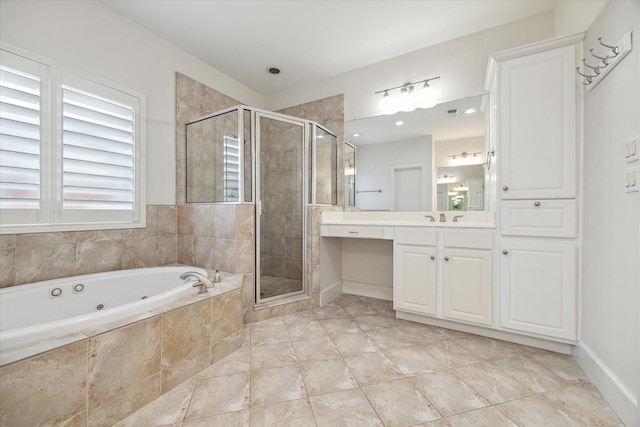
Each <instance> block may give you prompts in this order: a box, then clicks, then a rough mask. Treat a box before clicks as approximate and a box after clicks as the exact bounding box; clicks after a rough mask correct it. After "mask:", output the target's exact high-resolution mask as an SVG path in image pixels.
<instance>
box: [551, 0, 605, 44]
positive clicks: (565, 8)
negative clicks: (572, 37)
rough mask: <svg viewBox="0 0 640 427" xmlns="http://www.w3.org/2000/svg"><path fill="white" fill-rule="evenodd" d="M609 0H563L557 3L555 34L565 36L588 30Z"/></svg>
mask: <svg viewBox="0 0 640 427" xmlns="http://www.w3.org/2000/svg"><path fill="white" fill-rule="evenodd" d="M606 4H607V0H589V1H585V0H562V1H559V2H557V3H556V8H555V11H554V15H555V34H556V36H564V35H567V34H575V33H581V32H583V31H586V30H587V28H589V25H591V23H592V22H593V20H594V19H595V18H596V16H598V14H599V13H600V11H601V10H602V8H603V7H604V6H605V5H606Z"/></svg>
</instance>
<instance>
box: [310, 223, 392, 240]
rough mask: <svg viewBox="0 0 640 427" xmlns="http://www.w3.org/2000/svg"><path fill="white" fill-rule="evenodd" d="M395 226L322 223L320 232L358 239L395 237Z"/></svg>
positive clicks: (325, 234) (330, 235)
mask: <svg viewBox="0 0 640 427" xmlns="http://www.w3.org/2000/svg"><path fill="white" fill-rule="evenodd" d="M392 230H393V228H392V227H390V226H387V227H385V226H373V225H372V226H369V225H322V226H321V227H320V232H321V235H322V236H325V237H352V238H356V239H387V240H391V239H392V238H393V231H392Z"/></svg>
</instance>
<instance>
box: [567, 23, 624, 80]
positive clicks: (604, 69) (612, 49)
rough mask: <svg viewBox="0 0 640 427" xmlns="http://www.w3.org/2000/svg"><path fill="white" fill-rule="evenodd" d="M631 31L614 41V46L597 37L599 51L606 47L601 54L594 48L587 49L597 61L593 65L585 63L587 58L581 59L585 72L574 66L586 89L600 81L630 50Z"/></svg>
mask: <svg viewBox="0 0 640 427" xmlns="http://www.w3.org/2000/svg"><path fill="white" fill-rule="evenodd" d="M631 35H632V33H631V31H629V32H627V33H625V34H624V35H623V36H622V38H621V39H620V40H619V41H618V43H616V45H615V46H611V45H609V44H607V43H604V42H603V41H602V37H598V43H600V46H599V47H598V48H599V49H600V50H601V51H602V50H603V49H602V48H604V49H607V51H606V52H605V53H604V54H602V53H600V54H596V53H594V48H591V49H589V53H590V54H591V56H592V57H593V58H595V59H597V60H598V63H597V64H596V65H595V66H592V65H589V64H587V62H586V61H587V59H586V58H583V59H582V64H583V66H584V70H585V72H582V71H581V70H580V67H577V68H576V72H577V73H578V74H579V75H580V76H582V77H584V80H583V81H582V84H583V85H585V86H587V90H591V89H593V88H594V87H596V85H597V84H598V83H599V82H600V80H602V79H604V78H605V76H606V75H607V74H609V73H610V72H611V70H613V69H614V68H615V66H616V65H617V64H618V63H619V62H620V61H622V60H623V59H624V57H625V56H627V55H628V54H629V52H631V50H632V49H633V46H632V44H631V40H632V39H631Z"/></svg>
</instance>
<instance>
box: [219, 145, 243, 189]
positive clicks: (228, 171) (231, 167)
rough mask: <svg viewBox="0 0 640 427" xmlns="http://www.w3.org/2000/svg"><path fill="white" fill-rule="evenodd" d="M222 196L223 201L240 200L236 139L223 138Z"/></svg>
mask: <svg viewBox="0 0 640 427" xmlns="http://www.w3.org/2000/svg"><path fill="white" fill-rule="evenodd" d="M223 139H224V144H223V147H222V148H223V150H224V153H223V156H224V159H223V162H222V164H223V166H224V171H223V184H222V186H223V193H224V194H223V196H224V200H240V146H239V144H238V138H234V137H231V136H225V137H223Z"/></svg>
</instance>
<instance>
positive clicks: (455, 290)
mask: <svg viewBox="0 0 640 427" xmlns="http://www.w3.org/2000/svg"><path fill="white" fill-rule="evenodd" d="M491 258H492V257H491V251H487V250H478V249H451V248H445V250H444V264H443V265H444V267H443V301H444V310H443V314H444V317H446V318H449V319H457V320H464V321H467V322H473V323H480V324H483V325H491V323H492V315H491V314H492V307H493V304H492V299H493V280H492V275H491Z"/></svg>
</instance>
